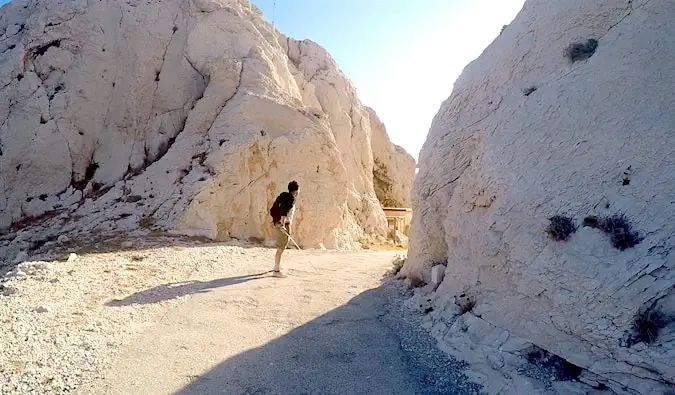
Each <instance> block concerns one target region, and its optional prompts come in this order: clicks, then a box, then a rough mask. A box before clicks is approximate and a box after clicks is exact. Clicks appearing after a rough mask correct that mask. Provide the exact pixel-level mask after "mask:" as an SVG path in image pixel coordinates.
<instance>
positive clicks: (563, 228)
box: [544, 215, 577, 241]
mask: <svg viewBox="0 0 675 395" xmlns="http://www.w3.org/2000/svg"><path fill="white" fill-rule="evenodd" d="M548 220H549V221H550V222H551V223H550V224H549V225H548V226H547V227H546V229H545V230H544V231H545V232H546V234H548V236H549V237H550V238H551V239H553V240H556V241H565V240H568V239H569V238H570V237H571V236H572V233H574V232H576V231H577V226H576V225H575V224H574V220H573V219H572V218H570V217H565V216H562V215H554V216H553V217H551V218H549V219H548Z"/></svg>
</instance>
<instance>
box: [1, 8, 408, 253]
mask: <svg viewBox="0 0 675 395" xmlns="http://www.w3.org/2000/svg"><path fill="white" fill-rule="evenodd" d="M378 132H379V131H378ZM385 137H386V133H385ZM379 144H380V145H381V144H389V145H391V143H390V142H388V139H387V142H386V143H379ZM380 145H378V147H380ZM385 149H393V148H391V147H389V148H387V147H385ZM394 176H395V177H399V175H398V174H395V175H394ZM400 176H405V177H408V176H409V175H408V174H407V173H401V175H400ZM293 179H295V180H297V181H298V182H299V184H300V187H301V190H300V193H301V195H300V198H299V201H298V211H297V214H296V215H297V221H296V229H295V230H294V232H295V238H296V240H297V241H298V242H299V243H300V244H302V245H304V246H315V245H317V244H318V243H323V244H324V245H325V246H326V247H329V248H352V247H355V246H357V241H358V240H359V239H360V238H361V237H362V236H363V235H365V234H378V235H382V236H383V235H385V234H386V221H385V217H384V214H383V212H382V210H381V207H380V204H379V202H378V200H377V197H376V195H375V192H374V189H373V182H372V179H373V151H372V143H371V126H370V113H369V111H368V110H367V109H366V108H365V107H363V106H362V105H361V104H360V102H359V100H358V98H357V97H356V94H355V90H354V88H353V87H352V85H351V84H350V82H349V81H348V80H347V79H346V78H345V76H344V75H342V73H341V72H340V71H339V69H338V68H337V65H336V64H335V62H334V61H333V59H332V58H331V57H330V55H329V54H328V53H326V51H325V50H324V49H323V48H321V47H319V46H318V45H317V44H315V43H313V42H311V41H301V42H299V41H295V40H293V39H289V38H286V37H284V36H283V35H281V34H280V33H278V32H277V31H276V30H274V29H273V27H272V26H271V25H270V24H269V23H267V22H266V21H265V20H264V19H263V18H262V15H261V13H260V12H259V11H258V10H257V9H256V8H255V7H254V6H252V5H250V4H249V3H248V2H246V1H244V0H218V1H216V0H188V1H178V0H170V1H161V2H160V1H134V0H129V1H124V2H109V1H102V2H87V1H84V0H75V1H68V2H61V1H56V0H53V1H46V2H44V1H43V2H39V4H38V2H37V1H34V0H23V1H22V0H17V1H13V2H12V3H10V4H8V5H6V6H5V7H3V8H2V9H1V10H0V184H1V187H0V204H1V205H2V206H1V207H2V210H0V229H2V230H3V231H4V232H7V231H9V235H8V236H7V235H6V236H5V238H4V241H3V242H1V243H0V248H3V246H2V245H1V244H4V248H5V251H6V254H10V255H11V254H16V251H17V248H19V247H17V246H18V244H17V242H26V241H27V240H28V239H32V240H37V241H38V242H42V243H44V242H45V241H50V240H53V239H55V235H56V234H57V233H56V232H57V230H58V233H60V234H62V233H74V234H77V233H81V234H97V233H106V232H120V231H126V230H131V229H136V228H139V226H140V227H143V228H158V229H169V230H172V231H174V232H178V233H182V234H188V235H200V236H207V237H210V238H217V239H227V238H229V237H236V238H242V239H245V238H250V237H255V238H260V237H266V238H271V237H272V236H273V232H272V227H271V224H270V223H269V222H270V218H269V214H268V209H269V207H270V205H271V203H272V202H273V199H274V198H275V197H276V195H277V194H278V193H280V192H281V191H283V190H285V188H286V185H287V183H288V182H289V181H291V180H293ZM411 180H412V177H411V176H410V179H407V180H403V181H402V182H404V183H410V182H411ZM36 224H37V225H36ZM21 229H24V231H23V232H19V233H17V231H19V230H21ZM17 234H18V237H16V236H17ZM17 239H18V240H17ZM24 244H25V243H24ZM21 248H23V247H21Z"/></svg>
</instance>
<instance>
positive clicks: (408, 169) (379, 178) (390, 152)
mask: <svg viewBox="0 0 675 395" xmlns="http://www.w3.org/2000/svg"><path fill="white" fill-rule="evenodd" d="M366 110H367V111H368V116H369V118H370V127H371V133H372V134H371V144H372V149H373V161H374V167H373V187H374V188H375V195H376V196H377V198H378V200H379V201H380V202H381V203H382V206H383V207H410V204H411V202H410V191H411V189H412V181H413V179H414V178H415V167H416V166H417V164H416V163H415V159H414V158H413V157H412V156H411V155H410V154H409V153H407V152H406V151H405V149H403V148H402V147H399V146H398V145H395V144H392V142H391V140H389V136H388V135H387V129H386V128H385V127H384V124H383V123H382V121H380V118H378V116H377V114H376V113H375V110H373V109H372V108H369V107H366Z"/></svg>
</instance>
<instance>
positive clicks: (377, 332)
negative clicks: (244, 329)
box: [174, 286, 480, 395]
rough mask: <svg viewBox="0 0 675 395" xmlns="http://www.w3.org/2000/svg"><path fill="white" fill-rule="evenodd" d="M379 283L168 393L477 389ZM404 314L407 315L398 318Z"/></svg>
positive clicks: (404, 394)
mask: <svg viewBox="0 0 675 395" xmlns="http://www.w3.org/2000/svg"><path fill="white" fill-rule="evenodd" d="M387 292H388V291H387V287H386V286H382V287H380V288H377V289H372V290H368V291H365V292H363V293H361V294H360V295H358V296H356V297H354V298H353V299H351V300H350V301H349V302H348V303H347V304H345V305H343V306H340V307H338V308H336V309H334V310H332V311H330V312H328V313H326V314H324V315H322V316H319V317H317V318H316V319H314V320H312V321H310V322H308V323H306V324H304V325H302V326H300V327H298V328H296V329H294V330H292V331H291V332H289V333H287V334H285V335H283V336H282V337H280V338H277V339H275V340H272V341H270V342H268V343H266V344H265V345H263V346H261V347H258V348H255V349H251V350H248V351H245V352H242V353H240V354H238V355H235V356H233V357H231V358H229V359H227V360H225V361H223V362H221V363H220V364H219V365H217V366H215V367H214V368H213V369H211V370H210V371H208V372H206V373H204V374H202V375H201V376H199V377H196V378H195V379H193V380H192V382H190V383H189V384H187V385H186V386H185V387H183V388H182V389H180V390H179V391H177V392H175V393H174V395H196V394H280V395H282V394H283V395H285V394H322V395H328V394H331V395H332V394H382V395H411V394H434V395H439V394H459V395H465V394H477V393H478V391H479V389H480V387H478V386H476V385H474V384H471V383H469V382H467V380H466V377H465V376H464V374H463V373H462V371H463V369H464V365H463V364H461V363H459V362H457V361H455V360H452V359H450V358H449V357H448V356H446V355H445V354H444V353H442V352H441V351H440V350H438V349H437V348H436V343H435V341H434V340H433V339H432V338H431V336H430V335H429V334H428V333H427V332H425V331H424V330H422V329H421V328H420V327H419V326H418V325H417V322H418V320H419V317H411V316H410V314H408V313H404V312H403V310H401V306H400V305H399V304H398V303H397V302H394V303H391V299H390V298H388V296H387V295H388V294H387ZM406 317H407V318H406Z"/></svg>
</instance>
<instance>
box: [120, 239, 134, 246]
mask: <svg viewBox="0 0 675 395" xmlns="http://www.w3.org/2000/svg"><path fill="white" fill-rule="evenodd" d="M133 246H134V243H133V242H132V241H131V240H125V241H123V242H122V248H131V247H133Z"/></svg>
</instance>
